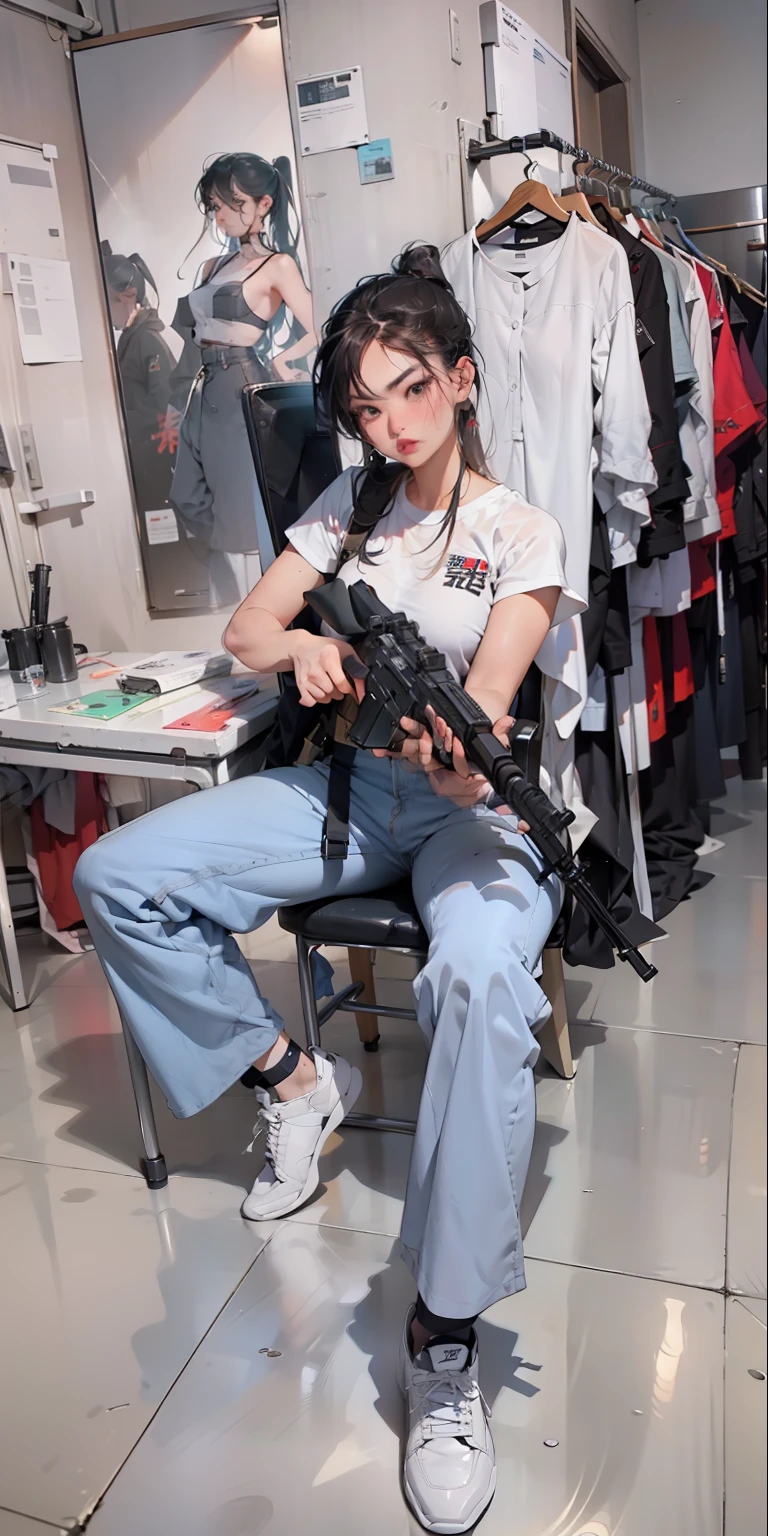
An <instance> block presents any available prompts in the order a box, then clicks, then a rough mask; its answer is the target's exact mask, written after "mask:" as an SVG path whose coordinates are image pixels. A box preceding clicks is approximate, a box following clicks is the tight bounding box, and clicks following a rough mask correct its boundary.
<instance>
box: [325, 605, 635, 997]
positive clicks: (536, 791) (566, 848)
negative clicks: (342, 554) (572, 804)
mask: <svg viewBox="0 0 768 1536" xmlns="http://www.w3.org/2000/svg"><path fill="white" fill-rule="evenodd" d="M305 598H306V602H307V603H308V604H309V606H310V608H313V609H314V611H315V613H317V614H319V616H320V618H321V619H322V620H323V621H324V623H326V624H328V625H329V626H330V628H331V629H333V630H334V631H335V632H336V634H337V635H341V636H343V637H344V638H345V639H346V640H348V641H349V642H350V644H352V645H354V647H355V649H356V651H357V653H358V655H359V657H360V660H361V661H362V663H363V666H364V667H365V669H366V671H365V696H364V698H363V700H362V703H361V704H360V706H359V708H358V712H357V716H356V718H355V720H354V721H353V722H352V724H351V725H350V728H349V733H348V735H347V742H348V743H349V745H350V746H353V747H366V748H368V749H372V748H374V747H380V748H388V749H390V750H392V749H394V748H396V747H398V746H399V745H400V743H401V742H402V740H403V736H404V733H403V730H402V728H401V726H400V719H401V717H402V716H403V715H408V716H410V718H411V719H413V720H418V721H419V722H420V723H421V724H422V725H425V726H426V727H427V729H429V727H430V721H429V715H428V710H430V709H431V710H433V711H434V713H435V715H437V716H439V717H441V718H442V719H443V720H445V722H446V724H447V725H448V726H450V729H451V730H452V731H453V734H454V736H455V737H456V738H457V739H458V740H459V741H460V742H461V744H462V746H463V748H464V751H465V754H466V757H467V760H468V762H469V763H470V764H471V765H472V767H473V768H475V769H476V770H477V771H478V772H479V773H482V774H484V775H485V777H486V778H487V779H488V780H489V782H490V783H491V785H492V786H493V788H494V790H495V791H496V794H497V795H498V796H499V799H500V800H503V801H504V803H505V804H506V805H508V806H509V807H510V809H511V810H513V811H514V812H515V813H516V814H517V815H518V816H519V817H520V819H521V820H522V821H525V822H527V824H528V826H529V828H530V830H529V832H528V833H527V836H528V837H529V838H530V840H531V842H532V843H534V844H535V846H536V848H538V850H539V852H540V853H541V854H542V856H543V858H544V875H545V876H546V875H548V874H550V873H553V874H556V875H557V876H558V877H559V878H560V880H562V882H563V884H564V886H565V887H566V889H567V890H569V891H571V892H572V893H573V895H574V896H575V898H576V900H577V901H580V902H581V903H582V905H583V906H585V907H586V909H587V911H588V912H589V913H590V915H591V916H592V917H593V918H594V920H595V922H596V923H597V924H598V925H599V927H600V928H602V930H603V932H604V933H605V934H606V935H607V937H608V938H609V939H610V941H611V944H612V945H613V947H614V949H615V950H616V952H617V954H618V956H619V959H621V960H628V961H629V963H630V965H631V966H632V968H633V970H635V971H636V972H637V974H638V976H639V977H640V978H641V980H642V981H651V980H652V979H653V977H654V976H656V975H657V974H658V973H657V970H656V967H655V966H654V965H650V964H649V963H648V961H647V960H644V959H643V956H642V955H641V954H640V952H639V950H638V949H637V948H636V946H635V945H634V944H632V943H631V942H630V940H629V939H628V938H627V936H626V934H625V933H624V932H623V930H622V929H621V928H620V927H619V924H618V923H616V922H614V919H613V918H612V917H611V914H610V912H609V911H608V910H607V908H606V907H604V906H603V903H602V902H601V900H600V898H599V896H597V895H596V893H595V891H594V890H593V889H592V886H591V885H590V884H589V881H588V880H587V877H586V875H585V873H584V870H583V868H582V867H581V866H580V865H579V864H577V862H576V860H575V859H574V857H573V854H572V853H571V850H570V845H569V842H568V840H567V839H566V840H565V842H564V841H563V837H562V834H563V832H564V831H565V829H566V827H568V826H569V825H570V823H571V822H572V821H573V820H574V815H573V812H572V811H568V810H562V811H559V810H557V809H556V807H555V806H554V805H553V804H552V802H551V801H550V800H549V799H548V798H547V796H546V795H545V794H544V792H543V790H541V789H540V788H539V787H538V785H537V784H534V783H531V781H530V779H528V778H527V777H526V776H525V772H524V770H523V768H521V766H520V764H519V762H518V761H517V760H516V754H517V756H522V757H523V759H524V760H525V754H526V752H527V749H528V746H529V743H530V738H531V729H532V728H531V726H530V724H529V723H527V722H525V721H516V722H515V725H514V726H513V727H512V729H511V731H510V745H509V747H505V746H504V745H503V743H502V742H500V741H499V740H498V738H497V737H496V736H494V734H493V730H492V722H491V721H490V720H489V719H488V716H487V715H486V714H484V713H483V710H482V709H481V708H480V706H479V704H476V703H475V701H474V699H472V698H470V696H469V694H468V693H465V691H464V689H463V688H462V687H461V686H460V685H459V684H458V683H457V682H456V679H455V678H454V677H453V675H452V674H451V672H450V671H449V670H448V666H447V664H446V660H445V657H444V656H443V655H442V654H441V652H440V651H437V650H435V648H434V646H431V645H427V644H426V642H425V640H424V639H423V638H422V636H421V634H420V633H419V628H418V625H417V624H414V623H413V622H412V620H410V619H407V618H406V616H405V614H404V613H392V611H391V609H389V608H387V607H386V605H385V604H384V603H382V602H380V601H379V599H378V598H377V596H376V594H375V592H374V591H373V590H372V589H371V587H369V586H367V585H366V583H365V582H364V581H356V582H355V583H354V584H353V585H352V586H349V587H347V586H346V585H345V584H344V582H343V581H339V580H336V581H330V582H327V583H326V585H325V586H322V587H318V588H317V590H316V591H314V592H307V593H306V594H305ZM349 662H350V663H351V665H350V664H348V663H347V664H345V665H346V669H347V671H348V672H349V673H350V675H351V676H354V675H360V673H359V671H357V669H356V664H355V662H354V659H353V658H349Z"/></svg>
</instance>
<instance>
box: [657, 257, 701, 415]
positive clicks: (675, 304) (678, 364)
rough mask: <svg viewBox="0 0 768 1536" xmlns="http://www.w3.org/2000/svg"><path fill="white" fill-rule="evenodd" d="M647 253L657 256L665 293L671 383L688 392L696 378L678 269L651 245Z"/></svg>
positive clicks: (672, 260)
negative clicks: (671, 371) (686, 389)
mask: <svg viewBox="0 0 768 1536" xmlns="http://www.w3.org/2000/svg"><path fill="white" fill-rule="evenodd" d="M651 249H652V250H653V254H654V256H658V259H659V262H660V264H661V271H662V275H663V277H664V286H665V287H666V290H667V304H668V305H669V328H670V332H671V336H672V363H673V366H674V370H675V383H676V384H678V385H680V384H682V385H688V387H689V388H690V387H691V386H692V385H694V384H695V383H696V382H697V380H698V377H699V375H698V373H697V372H696V364H695V363H694V361H693V356H692V354H691V322H690V317H689V314H688V310H687V308H686V304H685V295H684V293H683V289H682V284H681V282H680V273H679V268H678V265H677V262H676V260H675V257H674V256H670V255H669V253H668V252H667V251H663V250H658V249H657V247H656V246H655V245H654V246H653V247H651Z"/></svg>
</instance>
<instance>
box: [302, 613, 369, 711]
mask: <svg viewBox="0 0 768 1536" xmlns="http://www.w3.org/2000/svg"><path fill="white" fill-rule="evenodd" d="M347 656H354V657H355V660H358V657H357V653H356V651H355V648H354V646H352V645H349V644H348V643H347V641H346V640H332V639H329V638H328V637H327V636H325V635H312V634H310V633H309V631H308V630H306V629H297V630H295V631H292V632H291V661H292V662H293V670H294V673H295V676H296V683H297V686H298V689H299V703H300V704H303V705H305V707H306V708H307V709H312V708H313V707H314V705H315V704H329V703H330V702H331V700H332V699H342V698H344V697H345V695H346V694H350V693H351V694H352V696H353V698H356V699H357V702H358V704H359V703H360V701H361V699H362V697H363V694H364V693H365V683H364V682H363V680H362V678H359V677H358V678H351V677H348V676H347V674H346V672H345V671H344V660H345V657H347Z"/></svg>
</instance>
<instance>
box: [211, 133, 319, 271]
mask: <svg viewBox="0 0 768 1536" xmlns="http://www.w3.org/2000/svg"><path fill="white" fill-rule="evenodd" d="M292 180H293V175H292V171H291V162H290V160H289V159H288V157H287V156H286V155H278V157H277V159H276V160H273V161H272V162H271V164H270V162H269V160H264V159H263V157H262V156H261V155H253V154H250V153H248V152H246V151H240V152H238V153H236V154H231V155H217V156H216V159H215V160H212V161H211V163H210V165H207V166H206V168H205V170H204V171H203V174H202V176H201V177H200V180H199V182H198V183H197V186H196V188H195V198H196V201H197V205H198V207H199V208H200V209H201V211H202V212H203V213H204V214H205V216H206V218H210V215H211V213H212V212H213V204H212V200H213V197H214V196H216V197H218V198H220V199H221V201H222V203H228V204H229V207H230V208H232V207H234V206H235V204H234V199H235V196H236V191H235V188H236V186H237V187H239V188H240V190H241V192H245V193H246V195H247V196H248V197H252V198H253V200H254V202H257V203H258V202H259V201H260V199H261V198H262V197H271V199H272V207H271V208H270V210H269V212H268V214H267V216H266V218H265V220H264V233H265V235H266V240H265V241H264V244H265V245H266V246H267V249H268V250H271V251H286V252H287V253H288V255H289V256H292V257H293V259H294V261H296V262H297V263H298V259H299V258H298V243H299V231H300V224H299V216H298V213H297V212H296V204H295V202H294V197H293V187H292Z"/></svg>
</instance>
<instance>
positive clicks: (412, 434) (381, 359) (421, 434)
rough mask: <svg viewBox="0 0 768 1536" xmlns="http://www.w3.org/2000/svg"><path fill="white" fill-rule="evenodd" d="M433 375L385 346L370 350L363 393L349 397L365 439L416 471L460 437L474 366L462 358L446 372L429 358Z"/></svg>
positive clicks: (366, 355)
mask: <svg viewBox="0 0 768 1536" xmlns="http://www.w3.org/2000/svg"><path fill="white" fill-rule="evenodd" d="M429 365H430V370H432V371H431V372H430V371H429V370H428V369H426V368H425V367H424V366H423V364H422V363H420V362H419V361H418V359H417V358H415V357H412V356H409V354H408V353H407V352H395V351H393V350H392V349H391V348H388V347H385V346H383V345H382V343H381V342H380V341H372V342H371V343H370V346H368V347H366V349H365V352H364V353H363V356H362V359H361V363H360V377H361V380H362V383H363V386H364V393H362V394H353V395H352V396H351V397H350V408H351V410H352V412H353V414H354V416H355V419H356V421H357V423H358V427H359V430H360V435H361V437H363V438H364V439H365V441H366V442H367V443H370V445H371V447H372V448H376V449H378V451H379V453H383V454H384V455H385V456H386V458H388V459H398V460H399V462H400V463H401V464H407V465H408V466H409V467H410V468H411V469H417V468H419V467H420V466H421V465H423V464H427V463H429V460H430V459H432V458H433V457H434V455H435V454H436V453H437V452H438V451H439V450H440V448H442V446H443V444H444V443H445V442H447V440H448V438H449V437H451V436H454V437H455V435H456V407H457V405H460V404H461V403H462V401H464V400H466V399H467V398H468V396H469V393H470V391H471V389H472V385H473V383H474V378H475V366H474V363H473V362H472V361H471V359H470V358H468V357H462V358H459V361H458V363H457V364H456V367H455V368H452V369H451V370H450V372H446V370H445V369H444V367H443V365H442V364H441V363H440V361H439V359H438V358H437V357H430V359H429Z"/></svg>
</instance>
